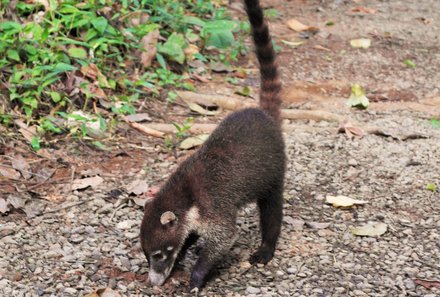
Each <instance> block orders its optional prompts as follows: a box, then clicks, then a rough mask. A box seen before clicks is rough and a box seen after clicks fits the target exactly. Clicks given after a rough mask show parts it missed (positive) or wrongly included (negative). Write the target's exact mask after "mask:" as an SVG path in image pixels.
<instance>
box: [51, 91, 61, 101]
mask: <svg viewBox="0 0 440 297" xmlns="http://www.w3.org/2000/svg"><path fill="white" fill-rule="evenodd" d="M49 94H50V97H51V98H52V101H53V102H55V103H58V102H60V100H61V95H60V93H58V92H50V93H49Z"/></svg>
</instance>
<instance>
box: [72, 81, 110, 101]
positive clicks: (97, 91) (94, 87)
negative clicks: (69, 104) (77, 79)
mask: <svg viewBox="0 0 440 297" xmlns="http://www.w3.org/2000/svg"><path fill="white" fill-rule="evenodd" d="M79 89H80V91H81V93H83V94H85V95H92V96H93V97H95V98H98V99H103V100H106V99H107V95H106V93H105V92H104V90H103V89H101V88H100V87H99V83H98V82H97V81H96V82H94V83H93V84H88V85H85V86H84V87H80V88H79Z"/></svg>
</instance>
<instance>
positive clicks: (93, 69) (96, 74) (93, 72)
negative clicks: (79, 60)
mask: <svg viewBox="0 0 440 297" xmlns="http://www.w3.org/2000/svg"><path fill="white" fill-rule="evenodd" d="M80 71H81V73H82V74H83V75H84V76H86V77H88V78H90V79H91V80H93V81H96V82H98V83H101V85H103V86H104V87H106V88H111V86H110V84H109V83H108V81H107V78H106V77H105V76H104V75H103V74H102V72H101V70H99V68H98V66H96V64H94V63H90V64H89V65H84V66H82V67H81V69H80Z"/></svg>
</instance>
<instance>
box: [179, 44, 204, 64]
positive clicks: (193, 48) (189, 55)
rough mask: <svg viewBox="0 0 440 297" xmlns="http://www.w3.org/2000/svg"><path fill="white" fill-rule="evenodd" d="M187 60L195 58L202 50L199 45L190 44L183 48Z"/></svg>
mask: <svg viewBox="0 0 440 297" xmlns="http://www.w3.org/2000/svg"><path fill="white" fill-rule="evenodd" d="M183 52H184V53H185V57H186V60H187V61H191V60H193V59H194V55H195V54H198V53H199V52H200V50H199V47H198V46H197V45H195V44H190V45H189V46H188V47H187V48H186V49H184V50H183Z"/></svg>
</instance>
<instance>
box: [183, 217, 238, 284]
mask: <svg viewBox="0 0 440 297" xmlns="http://www.w3.org/2000/svg"><path fill="white" fill-rule="evenodd" d="M235 237H236V227H235V223H231V224H229V225H228V226H225V225H223V226H217V227H216V228H215V230H210V234H209V235H208V236H207V237H203V239H204V240H205V242H204V245H203V248H202V249H201V251H200V255H199V258H198V259H197V262H196V264H195V265H194V268H193V271H192V273H191V281H190V289H193V288H201V287H203V286H204V285H205V283H206V281H207V279H208V276H209V275H210V272H211V270H212V269H213V268H214V267H215V265H217V264H218V262H219V261H220V260H221V259H222V257H223V256H224V255H225V254H226V253H227V252H228V251H229V249H230V248H231V246H232V244H233V243H234V240H235Z"/></svg>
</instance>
